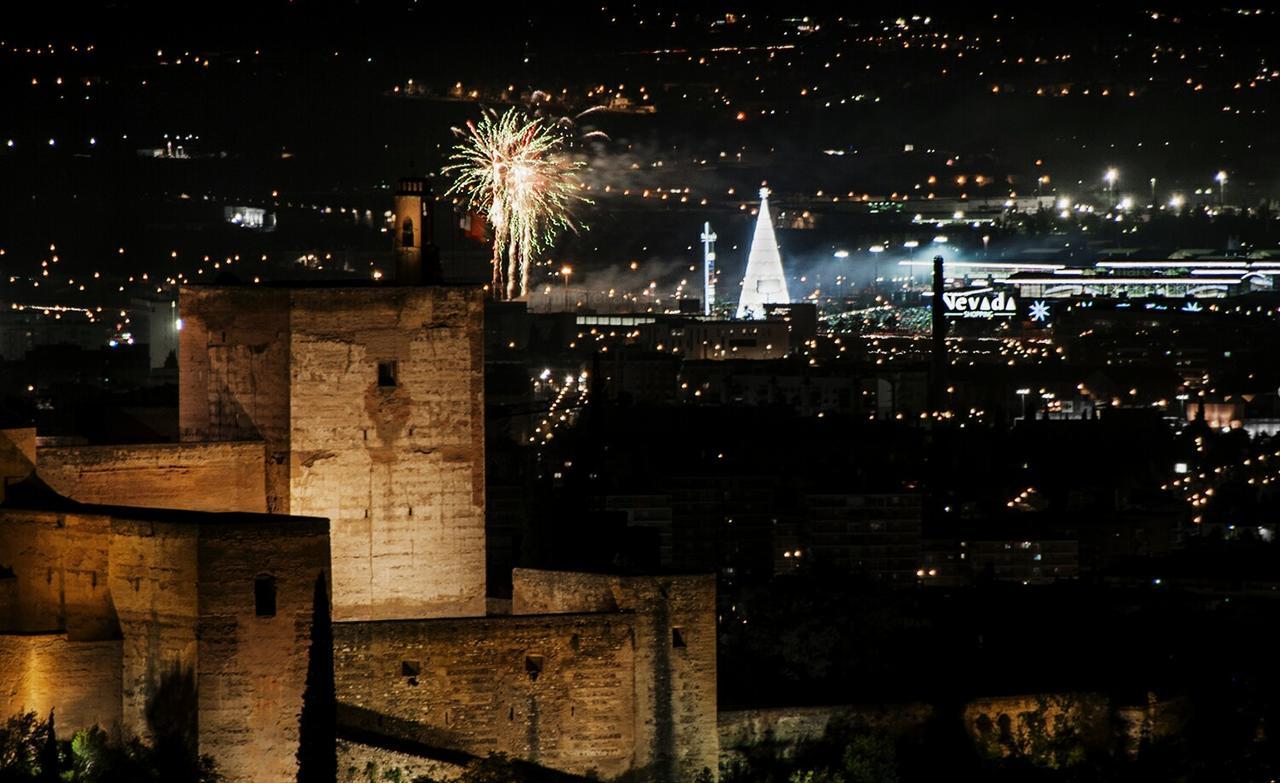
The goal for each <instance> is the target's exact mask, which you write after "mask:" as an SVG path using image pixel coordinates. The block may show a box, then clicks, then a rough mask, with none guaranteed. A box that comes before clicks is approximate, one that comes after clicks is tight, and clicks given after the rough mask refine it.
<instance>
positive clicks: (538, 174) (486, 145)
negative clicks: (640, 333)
mask: <svg viewBox="0 0 1280 783" xmlns="http://www.w3.org/2000/svg"><path fill="white" fill-rule="evenodd" d="M454 132H455V133H456V134H458V136H459V137H460V138H461V139H462V141H461V143H459V144H458V146H457V147H455V148H454V151H453V154H452V155H451V156H450V158H449V161H450V163H449V165H447V166H445V168H444V170H443V173H444V175H445V176H447V177H451V178H452V179H453V185H452V186H451V187H450V188H449V191H448V192H449V193H454V194H457V195H459V196H461V197H462V198H463V199H465V200H466V203H467V206H468V208H469V209H472V210H475V211H476V212H479V213H482V214H484V215H485V216H486V217H487V218H488V220H489V225H490V226H491V227H492V228H493V286H494V291H495V292H499V293H500V294H501V293H505V296H506V298H507V299H515V298H517V297H519V296H523V295H524V293H525V292H526V291H527V290H528V288H529V270H530V267H531V266H532V264H533V262H534V260H535V258H536V256H537V255H538V253H541V252H543V251H544V250H546V249H547V248H548V247H550V246H551V244H552V243H553V242H554V241H555V238H556V236H557V235H558V234H559V233H560V232H562V231H564V230H566V229H567V230H576V229H577V228H578V226H577V224H576V223H575V222H574V218H573V208H574V206H575V205H577V204H578V203H580V202H585V201H587V199H585V198H584V197H583V196H582V194H581V185H580V183H579V181H578V174H577V172H578V170H579V169H580V168H581V167H582V166H583V165H584V164H582V163H580V162H576V161H573V160H571V159H570V158H569V157H568V155H567V154H565V145H566V142H567V135H566V133H565V131H564V129H563V128H562V127H561V126H559V125H558V124H557V123H554V122H549V121H547V120H545V119H543V118H540V117H531V116H529V115H528V114H526V113H524V112H522V111H520V110H519V109H508V110H507V111H506V112H505V113H503V114H501V115H499V114H497V113H495V112H485V113H484V115H483V116H481V118H480V121H479V122H468V123H467V127H466V128H465V129H462V128H455V129H454Z"/></svg>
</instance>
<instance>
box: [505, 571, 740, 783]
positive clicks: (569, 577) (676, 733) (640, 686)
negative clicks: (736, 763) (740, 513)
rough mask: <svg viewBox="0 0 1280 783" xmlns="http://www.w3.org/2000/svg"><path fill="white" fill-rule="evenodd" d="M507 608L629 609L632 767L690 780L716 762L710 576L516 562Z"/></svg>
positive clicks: (519, 612)
mask: <svg viewBox="0 0 1280 783" xmlns="http://www.w3.org/2000/svg"><path fill="white" fill-rule="evenodd" d="M511 611H512V614H513V615H515V616H519V615H527V614H536V613H559V612H609V611H615V612H616V611H622V612H631V613H634V615H635V618H636V619H635V645H636V658H635V683H636V701H635V710H636V712H635V718H634V721H635V726H636V743H637V744H636V765H635V766H636V769H637V770H641V771H645V772H648V773H649V774H650V775H651V776H652V777H653V778H654V779H657V780H692V779H693V778H694V777H695V776H696V775H698V774H699V773H700V772H701V771H702V770H703V769H708V770H711V772H712V773H714V772H715V771H716V769H717V768H718V759H719V753H720V750H719V742H718V739H717V734H716V630H715V629H716V624H715V577H714V576H713V575H710V574H707V575H699V576H664V577H621V576H607V575H600V574H583V573H572V572H563V571H534V570H529V569H521V568H518V569H516V570H515V571H514V573H513V574H512V599H511Z"/></svg>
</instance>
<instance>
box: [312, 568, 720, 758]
mask: <svg viewBox="0 0 1280 783" xmlns="http://www.w3.org/2000/svg"><path fill="white" fill-rule="evenodd" d="M514 583H515V593H514V595H513V609H514V613H513V614H512V615H510V616H503V617H493V618H486V619H466V618H464V619H456V620H446V619H441V620H422V621H394V622H355V623H339V624H337V625H335V644H334V648H335V669H336V673H337V674H336V676H337V687H338V701H339V705H340V717H341V722H343V723H346V724H348V725H355V726H358V727H363V728H365V729H368V730H371V731H376V732H380V733H383V734H385V735H387V736H391V737H397V738H399V739H401V740H405V741H409V742H413V743H419V744H421V745H426V746H429V747H433V748H440V749H446V750H454V751H463V752H466V753H472V754H477V755H484V754H486V753H489V752H492V751H498V752H502V753H507V754H509V755H511V756H512V757H514V758H519V759H524V760H527V761H532V762H535V763H538V764H542V765H545V766H548V767H552V768H555V769H559V770H563V771H566V772H571V773H575V774H582V775H587V774H595V775H599V776H600V777H601V778H604V779H608V778H612V777H616V776H618V775H622V774H624V773H626V774H631V775H634V776H635V777H636V779H639V780H656V781H687V780H692V779H693V777H694V776H695V775H697V774H698V773H699V772H701V771H702V770H703V769H704V768H705V769H709V770H711V771H712V772H714V771H715V770H716V769H717V762H718V754H719V742H718V739H717V733H716V690H715V616H714V605H715V581H714V577H711V576H695V577H663V578H648V577H645V578H633V577H609V576H598V575H592V574H578V573H565V572H542V571H528V570H517V571H516V572H515V579H514Z"/></svg>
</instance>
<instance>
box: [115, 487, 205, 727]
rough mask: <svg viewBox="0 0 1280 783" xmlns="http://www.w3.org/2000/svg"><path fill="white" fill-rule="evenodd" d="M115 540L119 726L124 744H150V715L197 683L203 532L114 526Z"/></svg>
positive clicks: (138, 523) (130, 523)
mask: <svg viewBox="0 0 1280 783" xmlns="http://www.w3.org/2000/svg"><path fill="white" fill-rule="evenodd" d="M175 513H179V512H175ZM111 533H112V535H111V538H110V563H111V569H110V575H109V582H110V588H111V595H112V600H113V603H114V605H115V610H116V614H117V616H118V617H119V620H120V631H121V634H122V636H123V639H124V652H123V659H122V665H121V676H122V681H121V683H122V684H121V700H122V708H121V716H122V717H121V721H122V722H121V726H122V728H123V730H124V733H125V735H126V736H139V737H144V738H147V737H150V736H151V729H150V725H149V724H148V721H147V709H148V707H149V706H150V705H152V704H153V703H154V701H155V700H156V699H157V698H158V697H159V698H160V699H161V700H162V701H164V702H165V703H168V702H169V701H170V700H171V699H175V698H176V697H177V696H179V695H180V693H181V691H182V689H183V688H184V687H185V684H186V683H188V682H190V681H191V679H192V678H193V677H194V676H195V670H196V636H197V622H198V619H199V617H198V603H197V596H196V576H197V558H196V552H197V544H198V541H199V531H198V528H196V526H194V525H175V524H166V523H164V522H155V521H150V520H119V519H114V520H112V523H111ZM181 717H182V718H183V719H185V720H194V716H193V715H185V714H184V715H183V716H181Z"/></svg>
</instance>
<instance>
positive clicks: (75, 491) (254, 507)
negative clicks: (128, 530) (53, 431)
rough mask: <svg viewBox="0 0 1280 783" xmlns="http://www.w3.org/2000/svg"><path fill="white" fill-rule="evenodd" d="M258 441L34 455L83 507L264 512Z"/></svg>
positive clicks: (55, 484)
mask: <svg viewBox="0 0 1280 783" xmlns="http://www.w3.org/2000/svg"><path fill="white" fill-rule="evenodd" d="M263 457H264V451H263V445H262V442H261V441H251V442H240V443H237V442H222V443H154V444H153V443H145V444H136V445H135V444H130V445H127V446H60V447H52V448H50V447H43V448H41V449H40V450H39V459H38V462H39V465H38V466H37V470H38V471H39V473H40V478H42V479H44V481H45V482H46V483H48V484H49V486H50V487H52V488H53V489H55V490H57V491H58V492H59V493H61V494H63V495H66V496H67V497H70V498H75V499H76V500H79V501H81V502H83V503H107V504H114V505H129V506H144V507H147V508H185V509H190V510H192V511H256V512H263V511H266V510H267V500H266V486H265V483H264V478H265V472H264V467H263Z"/></svg>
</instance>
